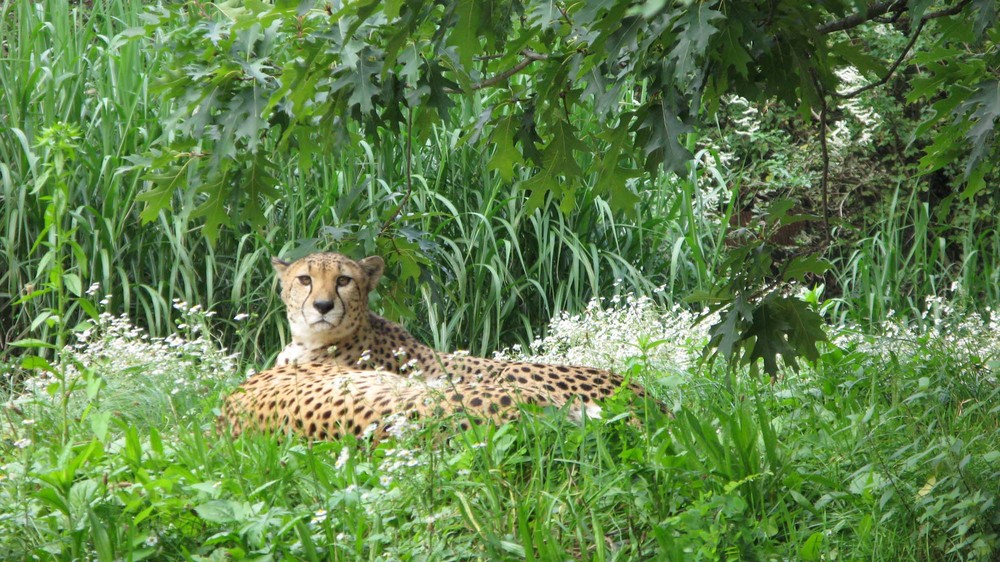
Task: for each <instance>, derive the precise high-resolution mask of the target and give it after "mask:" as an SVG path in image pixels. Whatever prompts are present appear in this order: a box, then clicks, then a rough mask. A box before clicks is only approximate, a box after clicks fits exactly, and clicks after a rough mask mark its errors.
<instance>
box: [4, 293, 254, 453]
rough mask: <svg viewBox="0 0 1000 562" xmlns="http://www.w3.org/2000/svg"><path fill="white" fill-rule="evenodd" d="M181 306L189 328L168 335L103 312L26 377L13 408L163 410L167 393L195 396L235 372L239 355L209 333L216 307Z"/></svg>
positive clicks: (43, 412)
mask: <svg viewBox="0 0 1000 562" xmlns="http://www.w3.org/2000/svg"><path fill="white" fill-rule="evenodd" d="M90 290H91V291H94V290H96V289H95V288H94V287H91V289H90ZM105 300H107V299H105ZM174 306H175V308H176V309H177V310H178V311H180V312H181V319H180V320H179V321H178V331H179V332H183V334H181V333H174V334H171V335H169V336H167V337H165V338H154V337H151V336H150V335H149V334H147V333H146V332H145V331H144V330H142V329H141V328H138V327H136V326H134V325H133V324H132V323H131V322H130V321H129V319H128V318H127V317H126V316H124V315H120V316H114V315H112V314H109V313H103V314H101V315H100V316H99V317H98V318H97V320H96V322H95V323H94V324H93V325H92V326H90V327H89V328H86V329H84V330H82V331H79V332H76V333H75V334H74V335H75V341H74V342H73V343H71V344H68V345H67V346H66V347H65V348H64V349H63V350H62V352H61V353H60V355H59V363H58V364H56V365H55V366H54V367H53V368H52V369H51V370H47V371H38V372H37V373H36V374H34V375H33V376H31V377H30V378H28V379H27V380H25V381H24V383H23V385H22V386H21V388H20V389H19V393H18V394H16V395H14V396H12V397H10V399H9V402H8V408H10V409H13V410H16V411H21V412H25V414H24V415H26V416H31V415H34V414H32V413H31V412H35V413H37V414H38V415H39V416H42V417H45V416H52V415H56V410H58V408H53V406H55V405H57V404H58V403H60V402H62V401H65V402H66V412H65V413H66V414H68V415H70V416H74V417H75V416H79V415H80V414H81V413H82V412H83V411H84V410H85V409H87V408H92V407H93V406H95V405H98V404H99V405H100V407H101V409H104V410H109V411H114V412H119V413H122V415H125V416H140V417H141V416H143V415H145V414H151V415H156V414H155V411H156V410H158V409H159V407H160V406H162V405H163V401H164V400H170V399H171V398H177V397H179V395H185V396H189V397H194V398H196V397H198V396H200V395H202V394H204V391H205V390H206V388H208V387H210V386H211V387H214V386H216V385H217V384H218V383H219V382H220V381H225V380H226V379H228V378H230V377H231V376H232V375H233V374H234V373H235V371H236V357H235V355H231V354H227V353H226V352H225V350H223V349H220V348H219V346H218V345H217V344H216V343H215V342H213V341H212V340H211V339H209V338H208V337H206V336H205V335H204V334H203V332H204V326H205V325H206V319H207V318H210V317H211V315H212V313H211V312H205V311H203V310H202V309H201V307H200V306H193V307H189V306H188V305H187V304H185V303H183V302H179V301H177V302H175V304H174ZM45 425H46V426H48V425H50V424H45ZM14 437H15V438H22V437H21V436H14Z"/></svg>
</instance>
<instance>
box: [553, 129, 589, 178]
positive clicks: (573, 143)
mask: <svg viewBox="0 0 1000 562" xmlns="http://www.w3.org/2000/svg"><path fill="white" fill-rule="evenodd" d="M551 134H552V140H551V141H549V144H548V145H546V147H545V149H544V150H542V161H543V162H544V164H545V169H546V170H547V172H548V173H549V175H551V176H563V177H565V178H567V179H577V178H579V177H580V176H582V175H583V170H581V169H580V165H579V164H577V162H576V158H575V157H574V156H573V151H574V150H575V151H580V152H587V145H585V144H583V143H582V142H580V140H579V139H577V137H576V129H575V128H574V127H573V126H572V125H570V124H569V122H568V121H564V120H559V121H556V122H555V124H554V125H552V129H551Z"/></svg>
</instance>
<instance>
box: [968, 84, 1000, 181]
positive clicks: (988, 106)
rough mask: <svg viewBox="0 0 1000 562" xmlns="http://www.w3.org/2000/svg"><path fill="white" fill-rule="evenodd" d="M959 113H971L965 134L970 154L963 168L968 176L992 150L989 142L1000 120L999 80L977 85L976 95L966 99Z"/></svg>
mask: <svg viewBox="0 0 1000 562" xmlns="http://www.w3.org/2000/svg"><path fill="white" fill-rule="evenodd" d="M959 111H961V112H962V113H965V112H967V111H971V112H972V114H971V115H970V116H969V120H970V121H971V127H970V128H969V131H968V133H966V137H968V139H969V140H970V141H971V142H972V153H971V154H970V155H969V160H968V163H967V164H966V168H965V174H966V176H969V175H970V174H971V173H972V170H973V169H974V168H975V167H976V166H977V165H979V163H980V161H982V159H983V158H984V157H985V156H986V154H987V153H988V151H989V150H991V149H992V148H993V146H992V143H990V140H991V139H992V138H993V130H994V127H995V126H996V121H997V119H998V118H1000V80H988V81H986V82H982V83H980V84H978V85H977V86H976V93H975V94H973V95H971V96H969V97H968V99H967V100H966V102H965V103H963V104H962V105H961V107H960V108H959Z"/></svg>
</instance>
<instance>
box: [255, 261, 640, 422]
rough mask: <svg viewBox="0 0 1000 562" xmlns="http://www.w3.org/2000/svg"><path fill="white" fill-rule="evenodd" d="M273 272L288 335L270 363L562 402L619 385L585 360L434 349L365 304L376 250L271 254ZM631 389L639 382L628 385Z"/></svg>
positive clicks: (376, 272) (377, 267)
mask: <svg viewBox="0 0 1000 562" xmlns="http://www.w3.org/2000/svg"><path fill="white" fill-rule="evenodd" d="M272 263H273V264H274V268H275V270H276V271H277V273H278V275H279V276H280V278H281V287H282V289H281V298H282V300H283V301H284V303H285V306H286V308H287V314H288V322H289V324H290V326H291V331H292V342H291V343H290V344H289V345H288V346H287V347H285V349H284V350H282V352H281V354H280V355H279V356H278V360H277V364H278V365H289V364H294V363H308V362H314V363H324V364H330V365H337V366H339V367H342V368H346V369H376V370H382V371H388V372H391V373H398V374H401V375H406V376H410V377H416V378H422V379H426V380H449V381H453V382H455V383H462V382H479V383H487V384H493V385H502V386H505V387H513V388H517V389H521V390H522V391H530V392H533V393H537V394H539V395H544V396H545V397H546V399H547V400H548V401H550V402H551V403H553V404H555V405H557V406H562V405H563V404H566V403H568V402H571V401H576V402H583V403H584V404H589V405H593V404H594V401H596V400H600V399H602V398H606V397H608V396H610V395H612V394H614V393H615V392H617V391H618V390H619V389H620V388H621V387H623V386H624V384H625V383H624V381H623V379H622V377H621V376H619V375H616V374H614V373H611V372H608V371H602V370H600V369H593V368H590V367H576V366H565V365H544V364H540V363H517V362H509V361H497V360H492V359H485V358H481V357H471V356H467V355H456V354H448V353H439V352H437V351H435V350H433V349H431V348H430V347H428V346H426V345H424V344H422V343H421V342H419V341H418V340H417V339H416V338H414V337H413V336H412V335H411V334H410V333H409V332H407V331H406V330H405V329H404V328H403V327H402V326H400V325H398V324H395V323H393V322H389V321H388V320H386V319H384V318H382V317H381V316H378V315H377V314H375V313H373V312H371V311H370V310H369V308H368V294H369V292H370V291H371V290H372V289H373V288H374V287H375V285H376V283H378V280H379V278H380V277H381V276H382V272H383V269H384V262H383V260H382V258H380V257H378V256H372V257H368V258H365V259H363V260H360V261H354V260H352V259H350V258H348V257H346V256H344V255H341V254H337V253H318V254H312V255H309V256H306V257H304V258H302V259H299V260H297V261H295V262H293V263H288V262H284V261H282V260H279V259H277V258H274V259H272ZM630 387H631V389H632V391H633V392H635V393H636V394H640V395H642V394H644V393H643V389H642V388H641V387H639V386H636V385H630Z"/></svg>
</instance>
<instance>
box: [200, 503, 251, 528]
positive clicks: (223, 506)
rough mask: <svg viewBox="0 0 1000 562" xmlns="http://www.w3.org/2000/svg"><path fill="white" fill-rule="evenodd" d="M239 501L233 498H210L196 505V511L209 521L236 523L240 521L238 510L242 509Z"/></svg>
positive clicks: (221, 523)
mask: <svg viewBox="0 0 1000 562" xmlns="http://www.w3.org/2000/svg"><path fill="white" fill-rule="evenodd" d="M241 507H242V506H240V505H239V502H235V501H232V500H210V501H208V502H206V503H203V504H201V505H198V506H195V508H194V511H195V513H197V514H198V517H201V518H202V519H204V520H205V521H208V522H209V523H218V524H220V525H223V524H226V523H234V522H237V521H239V519H238V518H237V512H238V511H240V510H241Z"/></svg>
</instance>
